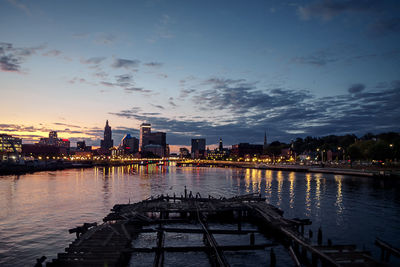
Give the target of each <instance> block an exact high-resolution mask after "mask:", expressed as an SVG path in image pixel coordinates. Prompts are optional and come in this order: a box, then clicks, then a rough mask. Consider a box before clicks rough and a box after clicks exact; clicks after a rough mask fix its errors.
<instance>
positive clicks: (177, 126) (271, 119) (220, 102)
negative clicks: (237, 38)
mask: <svg viewBox="0 0 400 267" xmlns="http://www.w3.org/2000/svg"><path fill="white" fill-rule="evenodd" d="M207 83H208V85H209V86H211V88H208V89H204V90H200V93H199V94H195V95H198V96H199V97H201V96H202V94H203V93H205V92H207V94H208V95H207V97H205V99H201V100H196V99H192V101H193V103H194V104H195V107H197V108H199V107H201V106H205V109H206V110H207V112H206V113H204V114H202V113H198V114H201V115H199V116H189V115H183V116H179V117H176V118H174V117H167V116H164V115H162V114H159V115H146V114H145V113H142V112H132V111H130V110H124V111H121V112H116V113H112V114H113V115H115V116H119V117H125V118H131V119H136V120H139V121H148V122H150V123H151V124H152V127H153V128H154V129H157V130H162V131H165V132H167V141H168V142H169V143H170V144H176V145H187V144H190V138H192V137H194V136H202V137H205V138H206V139H207V143H208V144H210V143H211V144H212V143H217V142H218V139H219V138H220V137H222V138H223V140H224V143H225V144H235V143H239V142H251V143H262V141H263V136H264V131H265V130H266V131H267V135H268V138H269V139H270V140H281V141H289V140H291V139H293V138H296V137H299V136H301V137H305V136H308V135H310V136H326V135H330V134H337V135H341V134H347V133H355V134H356V135H359V136H361V135H363V134H365V133H366V132H375V133H378V132H385V131H400V126H399V124H398V123H397V122H398V121H400V106H399V105H398V103H400V81H392V82H387V83H380V84H379V88H376V87H375V89H373V90H367V89H366V88H364V89H362V88H363V87H365V86H364V85H363V84H358V85H355V86H352V87H350V88H353V89H349V92H348V93H346V94H342V95H337V96H331V97H320V98H318V97H316V96H314V95H312V94H310V93H309V92H307V91H299V90H289V89H285V88H275V89H267V90H261V89H258V88H257V86H258V85H257V83H250V82H247V81H245V80H240V81H239V80H229V79H209V80H208V81H207ZM246 84H247V85H248V86H245V85H246ZM371 88H374V87H371ZM230 94H233V95H234V97H233V96H231V95H230ZM209 112H215V113H216V114H218V115H217V116H212V115H210V114H213V113H209ZM225 114H231V115H232V116H228V115H225Z"/></svg>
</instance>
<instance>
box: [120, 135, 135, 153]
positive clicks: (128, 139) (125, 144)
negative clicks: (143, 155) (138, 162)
mask: <svg viewBox="0 0 400 267" xmlns="http://www.w3.org/2000/svg"><path fill="white" fill-rule="evenodd" d="M119 147H120V148H121V149H122V150H123V152H124V154H134V153H136V152H138V151H139V140H138V139H137V138H136V137H132V136H131V135H130V134H126V135H125V136H124V137H123V138H122V140H121V144H120V145H119Z"/></svg>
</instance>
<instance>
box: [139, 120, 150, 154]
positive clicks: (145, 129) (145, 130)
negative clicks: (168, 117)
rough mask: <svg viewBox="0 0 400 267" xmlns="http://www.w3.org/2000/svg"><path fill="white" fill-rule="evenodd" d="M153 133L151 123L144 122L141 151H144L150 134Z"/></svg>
mask: <svg viewBox="0 0 400 267" xmlns="http://www.w3.org/2000/svg"><path fill="white" fill-rule="evenodd" d="M150 134H151V124H150V123H142V124H141V125H140V136H139V151H142V150H143V148H144V146H145V145H148V144H149V143H148V136H149V135H150Z"/></svg>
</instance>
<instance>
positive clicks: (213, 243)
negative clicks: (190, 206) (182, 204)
mask: <svg viewBox="0 0 400 267" xmlns="http://www.w3.org/2000/svg"><path fill="white" fill-rule="evenodd" d="M197 219H198V221H199V223H200V225H201V227H202V228H203V231H204V234H205V237H206V240H207V242H205V241H206V240H204V242H205V243H206V245H207V244H208V245H209V246H211V248H212V250H213V255H214V256H215V258H216V260H217V263H218V264H219V266H222V267H224V266H229V263H228V261H227V260H226V259H225V257H224V255H223V254H222V253H221V252H220V251H219V250H218V248H217V241H216V240H215V239H214V237H213V236H212V235H211V234H210V232H209V231H208V228H207V226H206V225H204V224H203V222H202V220H201V216H200V212H199V210H197Z"/></svg>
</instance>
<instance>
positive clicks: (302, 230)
mask: <svg viewBox="0 0 400 267" xmlns="http://www.w3.org/2000/svg"><path fill="white" fill-rule="evenodd" d="M301 235H304V224H301Z"/></svg>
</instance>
